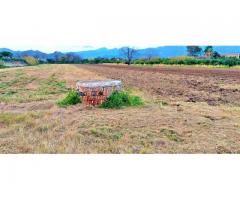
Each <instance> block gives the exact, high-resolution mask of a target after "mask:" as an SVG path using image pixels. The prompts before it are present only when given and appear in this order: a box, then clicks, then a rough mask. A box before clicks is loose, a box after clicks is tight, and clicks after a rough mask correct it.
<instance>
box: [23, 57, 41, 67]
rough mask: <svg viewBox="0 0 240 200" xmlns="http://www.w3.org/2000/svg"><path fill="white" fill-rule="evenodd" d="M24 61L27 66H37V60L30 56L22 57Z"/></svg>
mask: <svg viewBox="0 0 240 200" xmlns="http://www.w3.org/2000/svg"><path fill="white" fill-rule="evenodd" d="M24 61H25V62H26V63H27V64H28V65H37V64H38V60H37V59H36V58H34V57H32V56H26V57H24Z"/></svg>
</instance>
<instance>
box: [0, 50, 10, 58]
mask: <svg viewBox="0 0 240 200" xmlns="http://www.w3.org/2000/svg"><path fill="white" fill-rule="evenodd" d="M12 56H13V54H12V53H11V52H8V51H3V52H1V53H0V57H9V58H11V57H12Z"/></svg>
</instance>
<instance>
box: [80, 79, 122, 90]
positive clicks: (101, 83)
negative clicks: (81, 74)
mask: <svg viewBox="0 0 240 200" xmlns="http://www.w3.org/2000/svg"><path fill="white" fill-rule="evenodd" d="M77 86H79V87H86V88H96V87H113V86H118V87H121V86H122V81H120V80H88V81H86V80H79V81H77Z"/></svg>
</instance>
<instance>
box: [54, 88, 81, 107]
mask: <svg viewBox="0 0 240 200" xmlns="http://www.w3.org/2000/svg"><path fill="white" fill-rule="evenodd" d="M78 103H81V99H80V97H79V95H78V93H77V91H75V90H71V91H69V92H68V94H67V96H66V97H65V98H64V99H63V100H60V101H58V102H57V105H58V106H60V107H67V106H70V105H75V104H78Z"/></svg>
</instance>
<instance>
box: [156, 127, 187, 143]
mask: <svg viewBox="0 0 240 200" xmlns="http://www.w3.org/2000/svg"><path fill="white" fill-rule="evenodd" d="M160 132H161V133H163V134H164V135H165V136H166V137H167V138H168V139H169V140H171V141H174V142H182V141H183V139H182V138H181V137H180V136H179V135H178V133H177V132H176V131H175V130H172V129H167V128H162V129H161V130H160Z"/></svg>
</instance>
